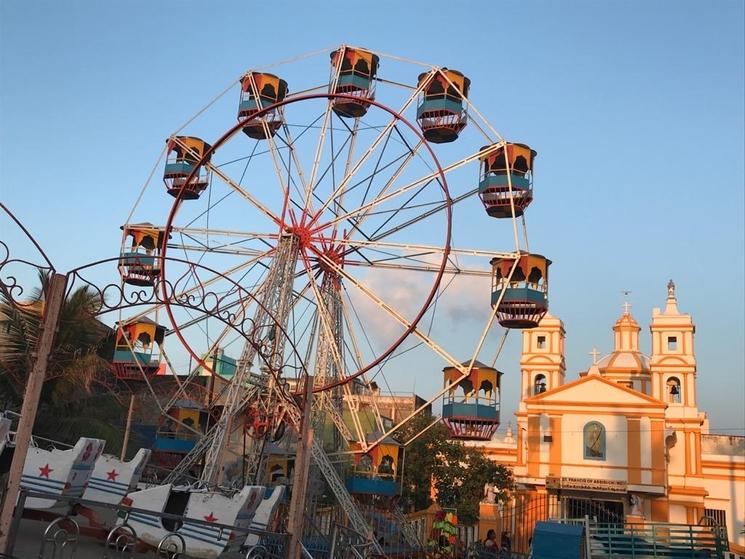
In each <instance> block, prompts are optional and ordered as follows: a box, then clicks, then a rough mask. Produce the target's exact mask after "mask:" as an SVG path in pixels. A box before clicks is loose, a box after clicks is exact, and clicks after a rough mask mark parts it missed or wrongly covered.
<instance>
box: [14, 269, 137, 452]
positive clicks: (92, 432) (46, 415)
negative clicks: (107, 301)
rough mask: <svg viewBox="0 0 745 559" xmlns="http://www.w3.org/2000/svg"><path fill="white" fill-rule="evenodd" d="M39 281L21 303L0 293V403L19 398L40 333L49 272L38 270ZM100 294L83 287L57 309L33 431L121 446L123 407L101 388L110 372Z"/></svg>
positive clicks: (111, 447)
mask: <svg viewBox="0 0 745 559" xmlns="http://www.w3.org/2000/svg"><path fill="white" fill-rule="evenodd" d="M39 282H40V285H41V287H40V288H38V289H36V290H35V291H34V292H33V293H32V295H31V297H30V299H29V300H28V301H26V302H24V304H23V305H22V306H19V305H14V304H13V303H12V302H11V301H9V300H8V299H7V297H5V296H3V297H2V298H0V397H2V399H4V400H5V402H4V403H5V406H6V407H18V406H20V404H21V402H22V400H23V392H24V389H25V386H26V381H27V378H28V373H29V371H30V370H31V366H32V364H33V360H34V356H35V352H36V348H37V344H38V342H39V338H40V330H41V318H42V314H43V312H44V304H45V299H46V293H47V292H48V290H49V287H50V277H49V276H48V275H47V274H46V273H41V274H40V276H39ZM100 303H101V301H100V296H99V294H98V293H96V292H94V291H93V290H91V289H90V288H88V287H81V288H79V289H76V290H75V291H73V292H72V293H69V294H68V295H67V297H66V299H65V301H64V303H63V306H62V309H61V311H60V316H59V321H58V327H57V333H56V335H55V339H54V344H53V347H52V350H51V352H50V355H49V361H48V365H47V371H46V379H45V382H44V387H43V389H42V394H41V400H40V403H39V411H38V415H37V420H36V424H35V426H34V433H35V434H36V435H40V436H42V437H47V438H50V439H54V440H58V441H61V442H66V443H75V442H76V441H77V439H78V438H79V437H80V436H83V435H85V436H88V437H98V438H103V439H106V440H107V441H108V444H107V450H108V451H109V452H111V451H116V447H117V446H119V447H121V439H122V433H121V431H122V429H121V426H122V425H123V423H124V421H123V417H124V416H125V414H126V408H125V407H124V406H123V405H122V404H121V403H120V402H119V401H118V399H117V398H116V397H115V396H114V395H113V394H112V393H110V392H109V391H108V389H107V388H106V386H107V382H108V380H109V379H110V378H111V372H110V366H109V363H108V359H107V358H106V356H107V355H109V354H110V353H111V344H112V339H111V337H112V335H111V330H110V329H109V328H108V327H107V326H105V325H104V324H102V323H101V322H99V321H98V320H97V319H96V317H95V312H96V311H97V309H98V308H100V306H101V305H100Z"/></svg>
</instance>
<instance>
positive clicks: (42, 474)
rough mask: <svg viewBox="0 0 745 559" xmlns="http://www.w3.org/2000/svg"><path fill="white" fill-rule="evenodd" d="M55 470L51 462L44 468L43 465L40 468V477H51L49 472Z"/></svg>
mask: <svg viewBox="0 0 745 559" xmlns="http://www.w3.org/2000/svg"><path fill="white" fill-rule="evenodd" d="M53 471H54V470H53V469H52V468H50V467H49V464H47V465H46V466H44V467H43V468H41V467H40V468H39V477H45V478H47V479H49V474H50V473H51V472H53Z"/></svg>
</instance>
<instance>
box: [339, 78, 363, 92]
mask: <svg viewBox="0 0 745 559" xmlns="http://www.w3.org/2000/svg"><path fill="white" fill-rule="evenodd" d="M336 85H337V87H342V86H354V87H355V88H357V89H369V88H370V78H367V77H365V76H358V75H356V74H342V75H341V76H339V80H338V81H337V82H336ZM338 93H344V91H338Z"/></svg>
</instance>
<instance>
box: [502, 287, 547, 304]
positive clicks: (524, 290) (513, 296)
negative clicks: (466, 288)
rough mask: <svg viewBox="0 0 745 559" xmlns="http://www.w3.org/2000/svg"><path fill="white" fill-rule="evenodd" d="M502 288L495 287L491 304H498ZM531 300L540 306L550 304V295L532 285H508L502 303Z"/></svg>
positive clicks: (530, 301)
mask: <svg viewBox="0 0 745 559" xmlns="http://www.w3.org/2000/svg"><path fill="white" fill-rule="evenodd" d="M501 292H502V290H501V289H495V290H494V291H493V292H492V294H491V304H492V305H496V304H497V301H498V300H499V294H500V293H501ZM520 302H529V303H534V304H536V305H538V306H541V307H542V306H546V305H548V297H547V296H546V294H545V293H544V292H543V291H541V290H540V289H531V288H530V287H508V288H507V289H506V290H505V293H504V298H503V299H502V304H505V303H520Z"/></svg>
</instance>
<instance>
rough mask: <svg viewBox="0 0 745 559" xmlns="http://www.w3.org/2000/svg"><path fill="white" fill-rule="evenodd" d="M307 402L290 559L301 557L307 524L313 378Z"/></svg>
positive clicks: (292, 510) (309, 378) (297, 464)
mask: <svg viewBox="0 0 745 559" xmlns="http://www.w3.org/2000/svg"><path fill="white" fill-rule="evenodd" d="M304 397H305V400H304V402H303V417H302V419H301V421H300V425H299V427H300V433H299V437H298V442H297V452H296V454H295V476H294V478H293V480H292V499H291V500H290V511H289V518H288V522H287V531H288V532H289V533H290V545H289V549H288V553H287V557H288V559H297V558H299V557H300V542H301V540H302V537H303V525H304V524H305V514H304V513H305V494H306V491H307V488H308V472H309V471H310V458H311V447H312V446H313V426H312V423H311V416H312V415H313V377H312V376H307V377H305V396H304Z"/></svg>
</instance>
